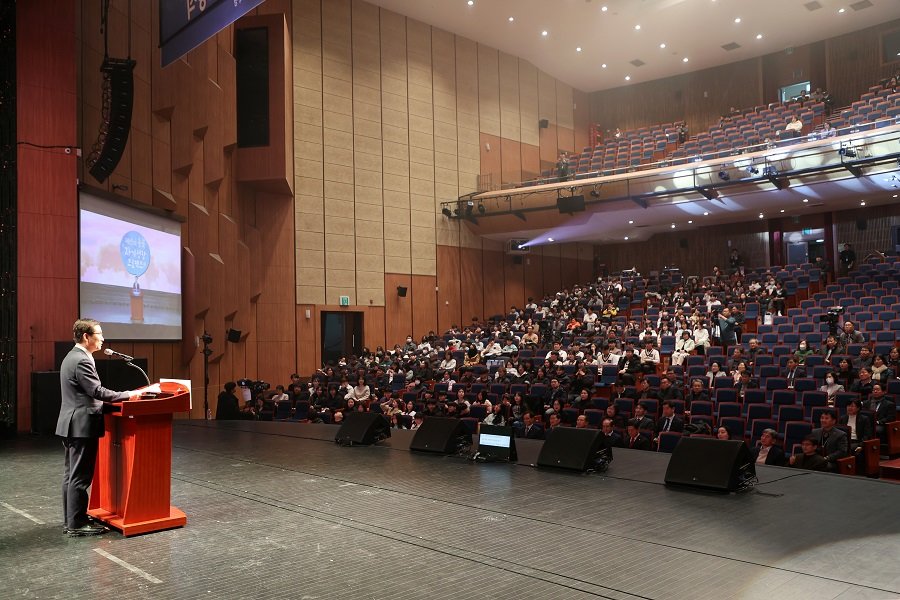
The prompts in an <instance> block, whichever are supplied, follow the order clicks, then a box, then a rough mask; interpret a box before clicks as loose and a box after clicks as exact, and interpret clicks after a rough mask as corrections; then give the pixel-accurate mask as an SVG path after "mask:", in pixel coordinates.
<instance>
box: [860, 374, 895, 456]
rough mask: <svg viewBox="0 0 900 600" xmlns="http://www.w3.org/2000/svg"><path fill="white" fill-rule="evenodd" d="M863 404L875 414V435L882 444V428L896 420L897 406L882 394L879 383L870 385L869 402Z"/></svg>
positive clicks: (882, 388)
mask: <svg viewBox="0 0 900 600" xmlns="http://www.w3.org/2000/svg"><path fill="white" fill-rule="evenodd" d="M863 403H864V404H865V405H866V406H868V407H869V410H871V411H872V412H874V413H875V433H877V434H878V437H879V438H881V441H882V442H884V441H885V435H884V427H885V425H887V424H888V423H891V422H893V421H896V420H897V405H896V404H894V402H893V401H892V400H891V399H890V398H889V397H888V396H887V395H886V394H885V393H884V386H882V385H881V384H880V383H876V384H874V385H872V393H871V394H870V395H869V401H868V403H867V404H866V402H865V401H863Z"/></svg>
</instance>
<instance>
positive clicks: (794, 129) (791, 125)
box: [782, 115, 803, 138]
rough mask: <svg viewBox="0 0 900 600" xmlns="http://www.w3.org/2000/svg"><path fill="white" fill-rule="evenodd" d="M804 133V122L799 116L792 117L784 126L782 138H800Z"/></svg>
mask: <svg viewBox="0 0 900 600" xmlns="http://www.w3.org/2000/svg"><path fill="white" fill-rule="evenodd" d="M802 133H803V122H802V121H800V119H798V118H797V115H791V120H790V121H788V123H787V125H785V126H784V130H783V131H782V137H784V138H798V137H800V136H801V135H802Z"/></svg>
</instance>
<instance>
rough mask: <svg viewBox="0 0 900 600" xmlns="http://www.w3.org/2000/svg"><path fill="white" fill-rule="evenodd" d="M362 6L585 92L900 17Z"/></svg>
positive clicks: (626, 6)
mask: <svg viewBox="0 0 900 600" xmlns="http://www.w3.org/2000/svg"><path fill="white" fill-rule="evenodd" d="M369 1H370V2H372V3H373V4H376V5H378V6H381V7H383V8H386V9H389V10H392V11H394V12H397V13H400V14H403V15H406V16H408V17H411V18H414V19H417V20H420V21H423V22H425V23H428V24H430V25H433V26H435V27H439V28H441V29H444V30H446V31H450V32H453V33H456V34H458V35H461V36H464V37H467V38H469V39H472V40H475V41H476V42H479V43H481V44H485V45H488V46H491V47H494V48H498V49H500V50H502V51H503V52H506V53H508V54H512V55H514V56H518V57H521V58H524V59H526V60H528V61H530V62H531V63H533V64H534V65H536V66H537V67H538V68H539V69H542V70H543V71H545V72H546V73H548V74H550V75H551V76H553V77H555V78H557V79H559V80H561V81H564V82H566V83H568V84H569V85H571V86H573V87H574V88H575V89H578V90H581V91H585V92H592V91H598V90H604V89H609V88H614V87H620V86H623V85H632V84H635V83H640V82H645V81H650V80H653V79H660V78H664V77H670V76H672V75H678V74H681V73H686V72H691V71H698V70H701V69H706V68H709V67H715V66H719V65H724V64H728V63H732V62H736V61H740V60H744V59H748V58H754V57H758V56H762V55H764V54H769V53H773V52H781V51H783V50H785V49H787V48H791V47H796V46H802V45H804V44H809V43H812V42H817V41H820V40H824V39H827V38H831V37H835V36H838V35H841V34H845V33H850V32H853V31H858V30H860V29H865V28H866V27H871V26H874V25H878V24H880V23H885V22H888V21H891V20H894V19H897V18H898V16H900V2H898V0H812V1H804V0H791V1H788V2H785V1H783V0H753V1H752V2H749V1H748V0H471V2H472V4H471V5H469V4H468V1H469V0H369ZM604 7H606V10H603V8H604ZM839 11H842V12H839ZM510 17H512V19H513V20H512V21H510ZM736 19H740V22H737V23H736V22H735V20H736ZM637 26H640V29H636V27H637ZM543 31H546V32H547V35H542V32H543ZM758 35H761V37H760V38H759V39H757V36H758ZM660 44H665V48H661V47H660ZM735 45H736V46H737V47H733V46H735ZM723 46H725V47H727V48H732V47H733V49H731V50H727V49H725V48H723ZM578 48H581V51H578ZM685 58H687V59H688V61H687V62H684V59H685ZM632 61H640V62H642V63H644V64H642V65H641V66H635V64H632ZM603 64H606V68H603V67H602V66H601V65H603ZM626 76H629V77H630V81H626V80H625V77H626Z"/></svg>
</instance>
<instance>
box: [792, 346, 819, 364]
mask: <svg viewBox="0 0 900 600" xmlns="http://www.w3.org/2000/svg"><path fill="white" fill-rule="evenodd" d="M815 353H816V351H815V349H814V348H813V347H812V346H810V345H809V342H808V341H807V340H800V343H799V344H797V349H796V350H794V360H795V361H796V362H797V364H798V365H801V366H802V365H805V364H806V357H807V356H811V355H813V354H815Z"/></svg>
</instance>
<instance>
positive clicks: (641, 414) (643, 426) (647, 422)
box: [634, 402, 656, 431]
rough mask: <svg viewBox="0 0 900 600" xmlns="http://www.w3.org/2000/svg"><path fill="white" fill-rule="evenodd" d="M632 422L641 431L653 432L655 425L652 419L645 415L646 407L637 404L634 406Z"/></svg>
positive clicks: (639, 403)
mask: <svg viewBox="0 0 900 600" xmlns="http://www.w3.org/2000/svg"><path fill="white" fill-rule="evenodd" d="M634 421H635V422H636V423H637V424H638V429H640V430H641V431H653V430H655V429H656V423H655V422H654V421H653V417H650V416H648V415H647V405H646V404H644V403H643V402H638V403H637V404H635V405H634Z"/></svg>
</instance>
